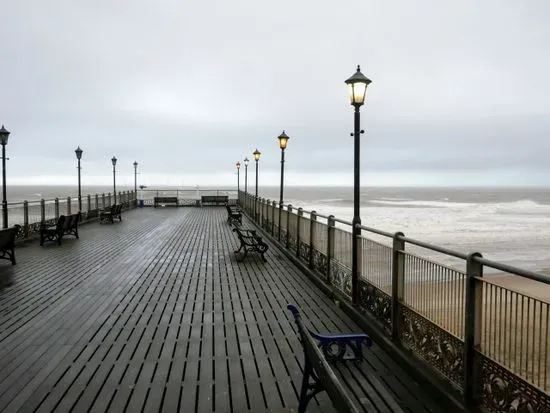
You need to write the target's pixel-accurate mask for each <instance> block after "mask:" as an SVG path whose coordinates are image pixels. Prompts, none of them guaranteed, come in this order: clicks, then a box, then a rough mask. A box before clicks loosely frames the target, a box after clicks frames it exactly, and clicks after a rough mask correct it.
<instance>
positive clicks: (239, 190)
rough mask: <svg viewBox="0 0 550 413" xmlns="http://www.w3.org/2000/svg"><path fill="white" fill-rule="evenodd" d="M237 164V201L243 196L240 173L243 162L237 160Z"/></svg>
mask: <svg viewBox="0 0 550 413" xmlns="http://www.w3.org/2000/svg"><path fill="white" fill-rule="evenodd" d="M235 166H236V167H237V201H238V200H239V198H240V197H241V175H240V170H241V163H240V162H237V163H236V165H235Z"/></svg>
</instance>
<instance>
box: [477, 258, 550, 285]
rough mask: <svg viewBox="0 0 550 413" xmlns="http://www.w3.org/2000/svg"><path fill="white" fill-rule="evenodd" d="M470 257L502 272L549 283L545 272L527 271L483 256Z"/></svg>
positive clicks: (549, 280) (549, 277) (548, 277)
mask: <svg viewBox="0 0 550 413" xmlns="http://www.w3.org/2000/svg"><path fill="white" fill-rule="evenodd" d="M472 259H473V260H474V261H476V262H477V263H479V264H482V265H484V266H487V267H491V268H494V269H496V270H501V271H503V272H507V273H511V274H514V275H518V276H520V277H524V278H528V279H530V280H533V281H538V282H541V283H544V284H550V276H548V275H545V274H540V273H538V272H534V271H529V270H523V269H521V268H518V267H514V266H512V265H508V264H503V263H500V262H496V261H492V260H488V259H487V258H483V257H473V258H472Z"/></svg>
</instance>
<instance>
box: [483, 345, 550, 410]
mask: <svg viewBox="0 0 550 413" xmlns="http://www.w3.org/2000/svg"><path fill="white" fill-rule="evenodd" d="M478 360H479V364H480V369H479V374H480V376H479V386H480V389H481V395H480V397H479V400H480V403H481V406H482V407H483V410H484V411H487V412H491V413H501V412H502V413H508V412H510V413H511V412H513V413H516V412H521V413H524V412H525V413H535V412H537V413H550V395H548V394H547V393H544V392H543V391H541V390H539V389H537V388H536V387H534V386H533V385H531V384H529V383H527V382H526V381H525V380H522V379H521V378H520V377H518V376H517V375H515V374H514V373H512V372H511V371H509V370H508V369H506V368H505V367H503V366H502V365H500V364H499V363H496V362H495V361H493V360H491V359H489V358H487V357H485V356H484V355H482V354H479V353H478Z"/></svg>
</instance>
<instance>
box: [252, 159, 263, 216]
mask: <svg viewBox="0 0 550 413" xmlns="http://www.w3.org/2000/svg"><path fill="white" fill-rule="evenodd" d="M252 155H254V160H255V161H256V194H255V195H254V219H255V220H257V219H258V217H257V214H258V212H257V209H258V208H257V206H258V161H259V160H260V156H261V155H262V154H261V152H260V151H259V150H258V148H256V150H255V151H254V152H252Z"/></svg>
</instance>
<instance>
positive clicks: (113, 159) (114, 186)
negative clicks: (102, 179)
mask: <svg viewBox="0 0 550 413" xmlns="http://www.w3.org/2000/svg"><path fill="white" fill-rule="evenodd" d="M116 161H117V159H116V158H115V157H114V156H113V158H112V159H111V162H112V163H113V192H114V193H115V204H116V177H115V172H116Z"/></svg>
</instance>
